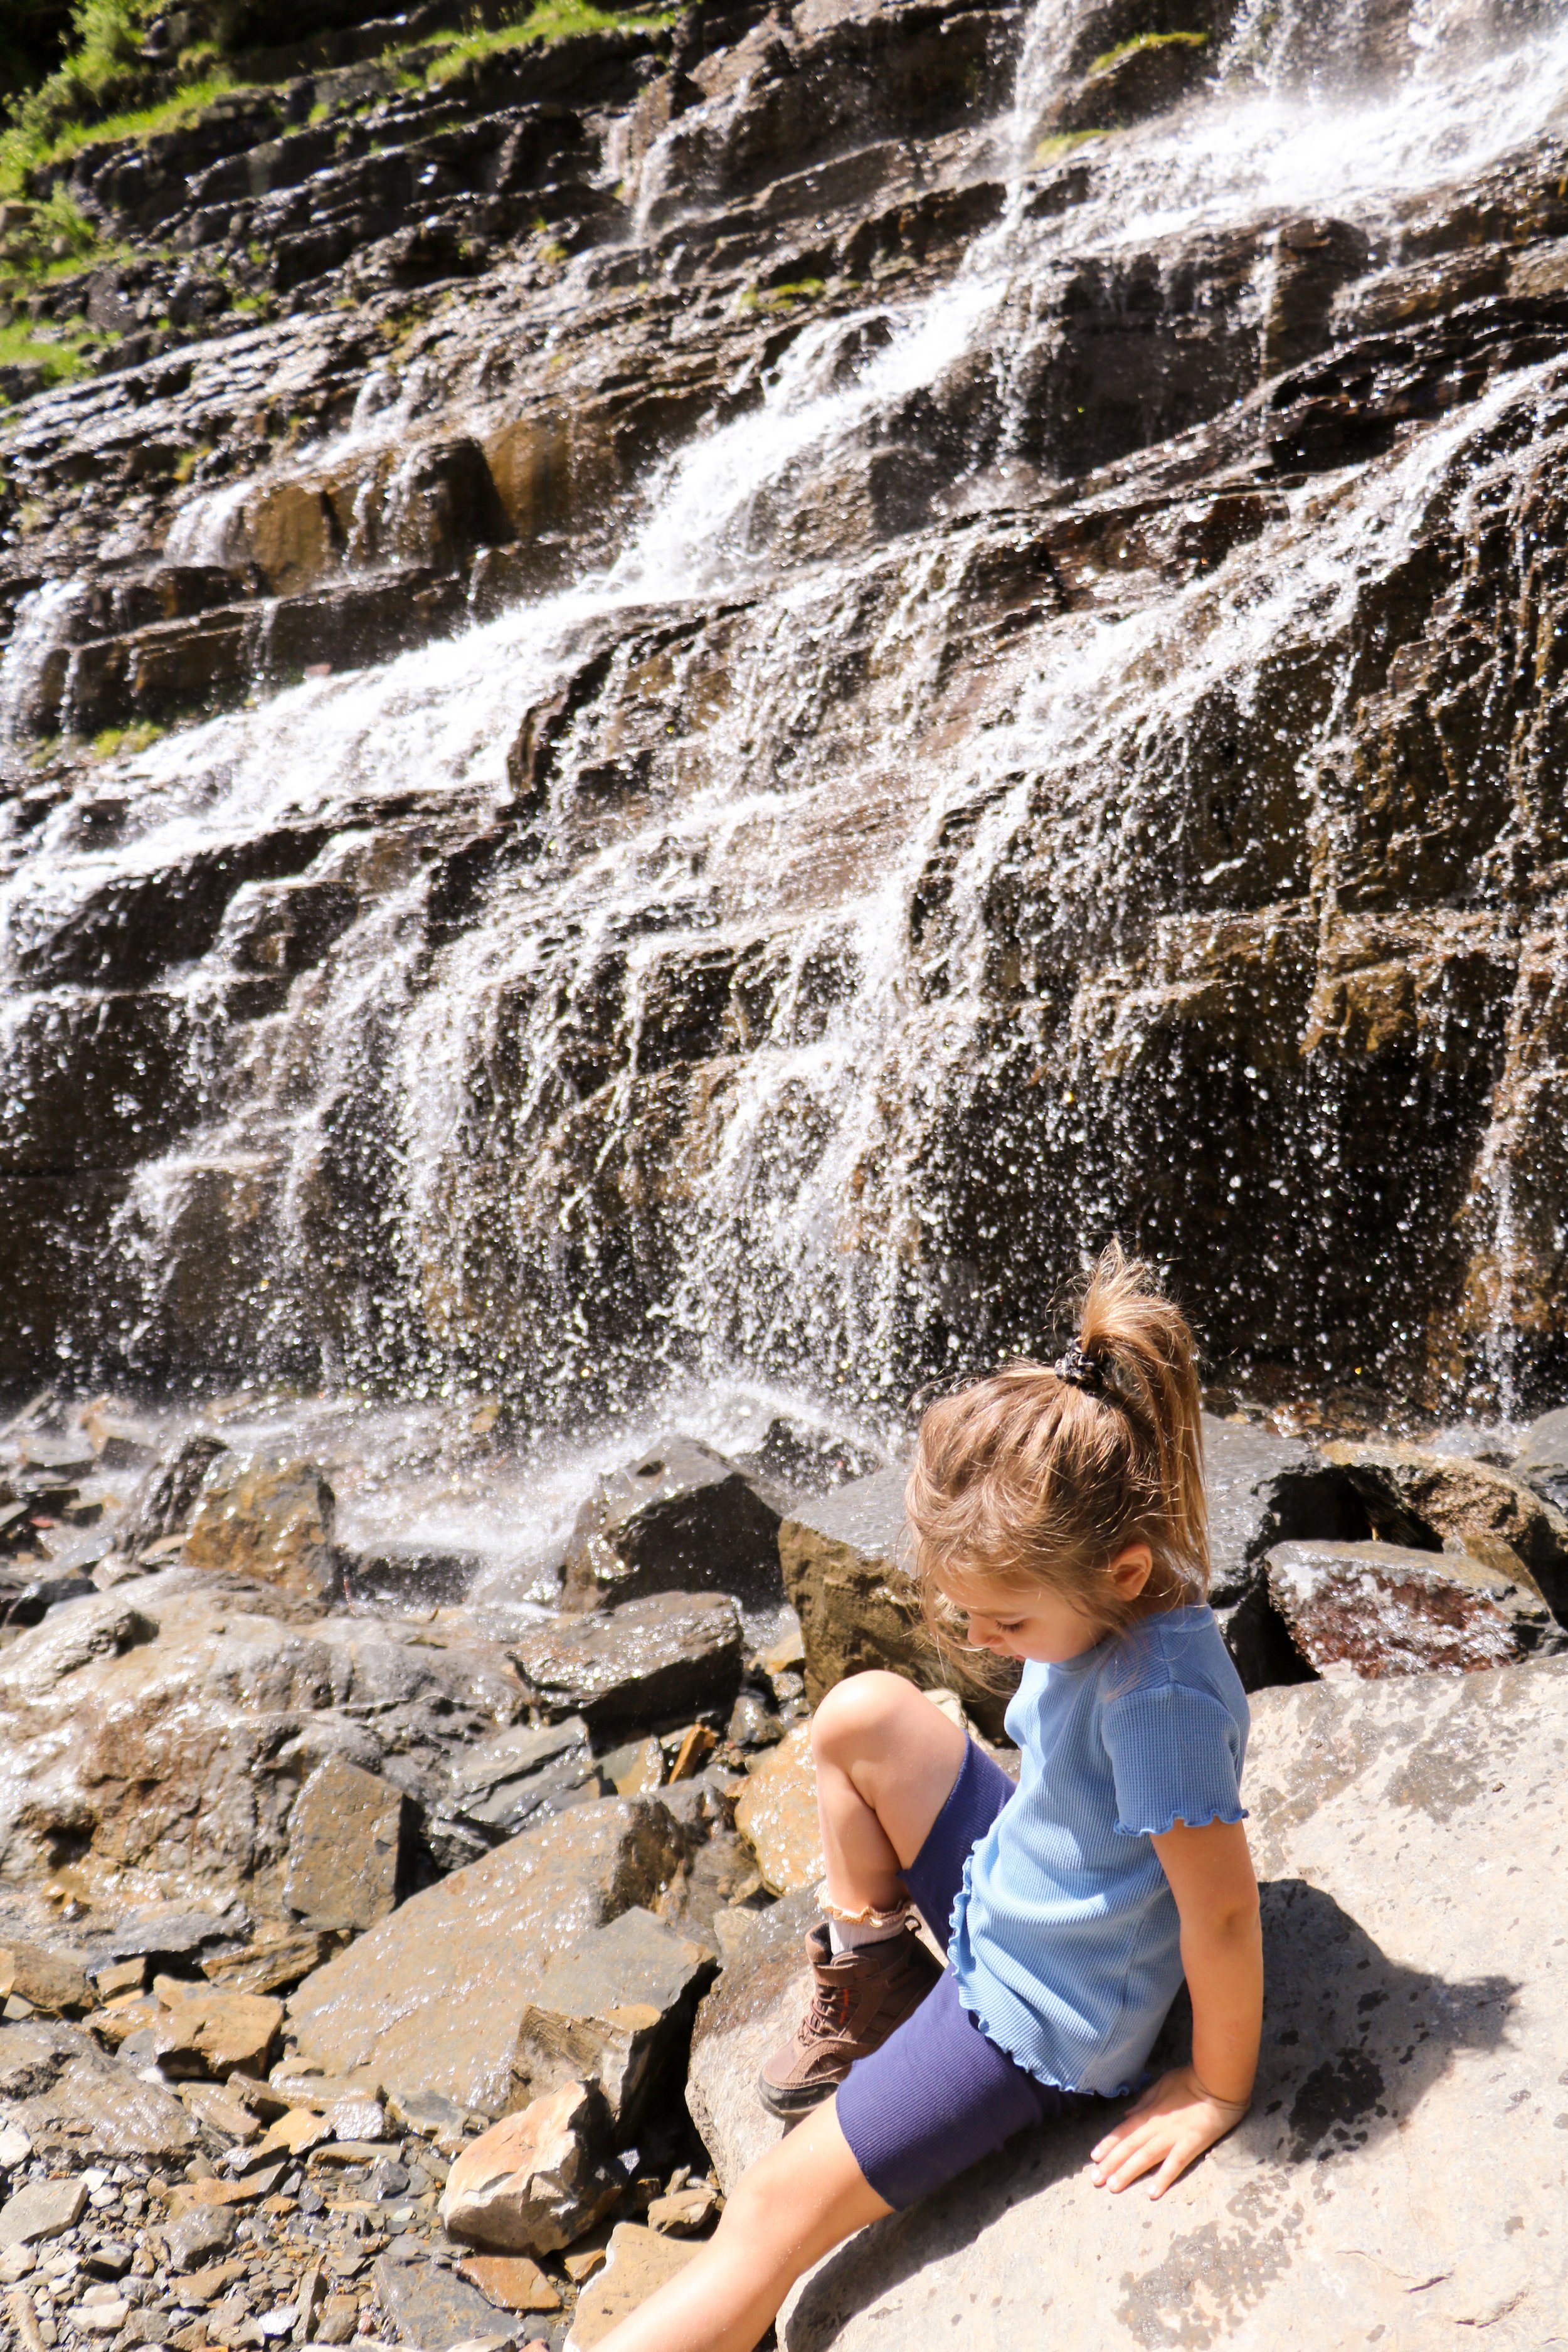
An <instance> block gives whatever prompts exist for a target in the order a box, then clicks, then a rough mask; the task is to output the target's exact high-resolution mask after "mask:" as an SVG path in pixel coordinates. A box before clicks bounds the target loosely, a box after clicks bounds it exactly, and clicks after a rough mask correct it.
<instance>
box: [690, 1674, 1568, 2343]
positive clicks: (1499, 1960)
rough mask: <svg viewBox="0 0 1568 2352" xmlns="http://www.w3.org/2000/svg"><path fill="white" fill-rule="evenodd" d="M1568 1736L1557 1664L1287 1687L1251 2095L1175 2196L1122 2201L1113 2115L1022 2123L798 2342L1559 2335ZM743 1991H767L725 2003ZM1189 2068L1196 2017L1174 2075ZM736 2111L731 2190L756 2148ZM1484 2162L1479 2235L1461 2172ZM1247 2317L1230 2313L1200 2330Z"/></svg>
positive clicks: (1476, 2197) (1260, 1749) (1266, 1763)
mask: <svg viewBox="0 0 1568 2352" xmlns="http://www.w3.org/2000/svg"><path fill="white" fill-rule="evenodd" d="M1565 1739H1568V1662H1562V1661H1558V1660H1555V1659H1549V1660H1546V1661H1544V1662H1541V1663H1532V1664H1527V1665H1523V1666H1506V1667H1503V1668H1501V1669H1500V1670H1499V1671H1498V1672H1497V1673H1495V1674H1476V1675H1409V1676H1403V1677H1397V1678H1391V1679H1388V1680H1385V1681H1382V1682H1375V1683H1342V1684H1340V1683H1310V1684H1303V1685H1297V1686H1296V1687H1295V1688H1293V1689H1285V1690H1269V1691H1261V1692H1259V1693H1258V1694H1257V1695H1256V1696H1254V1698H1253V1700H1252V1738H1251V1743H1250V1747H1249V1749H1248V1754H1247V1774H1246V1780H1245V1784H1244V1786H1245V1794H1246V1798H1247V1804H1248V1805H1249V1807H1250V1808H1251V1819H1250V1820H1249V1821H1248V1823H1247V1832H1248V1837H1249V1841H1250V1843H1251V1845H1252V1849H1253V1853H1254V1855H1255V1857H1256V1860H1257V1863H1258V1873H1259V1876H1260V1878H1261V1880H1262V1881H1263V1909H1264V1947H1265V1985H1266V1995H1265V1999H1266V2009H1265V2018H1264V2032H1263V2050H1262V2061H1261V2066H1260V2070H1259V2075H1258V2087H1257V2091H1256V2093H1255V2095H1254V2100H1253V2105H1252V2108H1251V2112H1250V2113H1249V2114H1248V2115H1247V2117H1246V2118H1245V2120H1244V2121H1243V2122H1242V2123H1241V2124H1240V2125H1239V2126H1237V2129H1236V2130H1235V2131H1234V2132H1233V2133H1232V2134H1231V2135H1230V2136H1229V2137H1227V2138H1226V2139H1225V2140H1222V2141H1221V2142H1220V2143H1219V2145H1218V2146H1217V2147H1215V2148H1213V2149H1211V2151H1210V2152H1209V2154H1208V2155H1207V2156H1206V2157H1205V2158H1204V2160H1203V2161H1202V2163H1201V2164H1199V2165H1197V2166H1196V2167H1194V2169H1193V2170H1192V2171H1191V2172H1190V2173H1189V2174H1188V2175H1187V2176H1186V2177H1185V2179H1184V2180H1183V2182H1182V2184H1181V2186H1180V2188H1179V2189H1177V2190H1173V2191H1172V2192H1171V2194H1169V2195H1168V2196H1167V2197H1165V2198H1164V2199H1163V2200H1162V2201H1161V2202H1159V2203H1158V2204H1151V2203H1150V2202H1149V2200H1148V2199H1147V2198H1145V2197H1142V2196H1141V2195H1137V2194H1131V2193H1130V2194H1128V2195H1127V2196H1124V2197H1120V2198H1108V2197H1106V2196H1105V2194H1104V2193H1103V2192H1102V2191H1100V2190H1098V2189H1095V2188H1094V2187H1093V2185H1092V2182H1091V2180H1090V2178H1089V2166H1088V2162H1087V2158H1088V2153H1089V2148H1090V2147H1091V2146H1092V2145H1093V2143H1094V2141H1095V2139H1096V2137H1098V2136H1099V2135H1100V2132H1102V2131H1103V2129H1104V2127H1105V2119H1104V2116H1103V2114H1102V2115H1100V2116H1094V2115H1090V2116H1085V2117H1084V2118H1083V2119H1082V2120H1081V2121H1079V2122H1075V2123H1072V2124H1070V2125H1065V2126H1051V2127H1048V2128H1047V2129H1045V2130H1043V2131H1039V2132H1032V2133H1029V2134H1027V2135H1020V2136H1019V2137H1017V2138H1016V2139H1014V2140H1010V2141H1009V2142H1008V2144H1007V2146H1006V2147H1005V2148H1003V2149H1002V2150H1001V2151H1000V2152H999V2153H998V2154H997V2155H996V2156H994V2157H992V2158H987V2159H986V2160H985V2161H984V2163H982V2164H980V2165H978V2166H976V2167H975V2168H974V2169H973V2171H970V2172H967V2173H965V2174H964V2175H963V2178H962V2179H958V2180H955V2181H953V2182H952V2183H951V2184H950V2185H949V2186H948V2187H947V2188H946V2189H943V2191H942V2195H941V2197H940V2198H935V2199H929V2200H926V2201H925V2202H924V2203H922V2204H920V2205H917V2206H913V2207H911V2208H910V2210H908V2211H906V2212H902V2213H900V2214H897V2215H894V2216H893V2217H891V2218H890V2219H889V2220H887V2221H879V2222H878V2223H876V2224H875V2225H874V2226H873V2227H872V2228H871V2229H869V2230H868V2231H864V2232H863V2233H862V2234H861V2235H860V2236H858V2238H857V2239H856V2240H855V2241H854V2242H853V2243H852V2244H850V2245H848V2246H846V2247H842V2248H840V2249H839V2250H838V2251H837V2252H836V2253H834V2254H833V2255H831V2256H830V2257H829V2258H828V2259H827V2261H826V2262H825V2263H823V2264H821V2265H820V2267H819V2268H818V2269H817V2270H816V2272H814V2273H812V2274H811V2275H810V2276H809V2277H808V2278H807V2279H806V2280H805V2282H804V2283H803V2284H802V2285H801V2286H800V2288H799V2289H798V2290H797V2291H796V2292H795V2294H793V2295H792V2296H791V2298H790V2299H789V2301H788V2302H787V2303H786V2305H785V2306H784V2312H783V2314H782V2315H781V2316H780V2320H779V2324H778V2334H779V2339H780V2342H781V2345H783V2346H784V2347H785V2352H825V2347H827V2346H828V2345H830V2344H831V2345H832V2346H833V2347H834V2352H913V2347H917V2346H918V2347H929V2346H931V2345H932V2344H937V2343H945V2342H949V2341H952V2342H960V2341H962V2340H963V2338H964V2336H966V2335H970V2334H973V2329H974V2327H975V2324H976V2322H975V2313H976V2311H977V2310H978V2311H981V2312H983V2313H984V2338H985V2340H986V2341H987V2342H989V2343H994V2344H996V2345H1006V2346H1008V2347H1018V2352H1047V2347H1059V2346H1062V2345H1079V2344H1084V2345H1093V2346H1094V2347H1096V2352H1148V2347H1151V2346H1156V2345H1165V2344H1172V2345H1173V2344H1179V2343H1182V2342H1183V2341H1184V2340H1189V2339H1191V2338H1192V2337H1193V2336H1194V2332H1195V2333H1200V2334H1208V2335H1210V2336H1213V2337H1214V2338H1215V2342H1216V2343H1217V2342H1223V2343H1225V2344H1226V2345H1227V2346H1228V2345H1231V2344H1234V2345H1236V2346H1237V2347H1242V2346H1245V2347H1247V2352H1254V2347H1269V2346H1276V2345H1289V2346H1290V2347H1292V2352H1296V2347H1300V2352H1317V2347H1322V2352H1342V2347H1345V2346H1347V2345H1351V2344H1357V2345H1360V2344H1363V2343H1365V2342H1367V2341H1368V2340H1369V2339H1371V2340H1374V2341H1378V2342H1388V2343H1393V2342H1408V2343H1410V2344H1412V2345H1414V2344H1415V2342H1416V2341H1417V2340H1418V2338H1420V2337H1422V2336H1425V2337H1426V2338H1427V2340H1428V2341H1431V2342H1433V2343H1436V2342H1438V2341H1440V2340H1441V2339H1442V2338H1443V2337H1444V2336H1451V2337H1452V2339H1453V2341H1454V2342H1456V2343H1458V2342H1460V2341H1462V2340H1464V2341H1468V2339H1469V2338H1470V2337H1472V2336H1477V2335H1480V2336H1484V2335H1485V2334H1487V2333H1489V2332H1490V2333H1496V2332H1497V2331H1498V2330H1499V2329H1502V2330H1505V2331H1506V2334H1507V2335H1508V2336H1511V2338H1512V2340H1513V2341H1514V2342H1515V2343H1516V2344H1518V2345H1519V2346H1521V2347H1524V2346H1527V2345H1532V2344H1535V2343H1549V2342H1550V2341H1551V2339H1552V2335H1553V2334H1554V2333H1557V2332H1559V2331H1560V2326H1561V2321H1560V2315H1561V2311H1562V2304H1563V2261H1562V2254H1561V2250H1560V2248H1559V2246H1558V2229H1557V2218H1558V2213H1559V2209H1560V2207H1561V2202H1562V2189H1561V2170H1562V2161H1563V2155H1562V2147H1561V2142H1562V2139H1563V2131H1562V2128H1561V2127H1560V2126H1558V2124H1557V2117H1558V2116H1559V2114H1560V2113H1561V2112H1562V2109H1563V2099H1562V2096H1561V2093H1560V2091H1559V2090H1558V2089H1557V2088H1556V2087H1555V2084H1556V2076H1557V2075H1558V2074H1559V2073H1560V2072H1561V2071H1562V2058H1563V2052H1562V2042H1563V2029H1562V2001H1561V1997H1560V1979H1559V1972H1558V1965H1557V1963H1558V1956H1559V1954H1560V1952H1561V1950H1562V1948H1563V1946H1562V1945H1561V1944H1560V1943H1559V1941H1558V1939H1559V1938H1561V1937H1568V1883H1565V1881H1564V1878H1563V1874H1562V1872H1561V1871H1557V1870H1550V1869H1544V1868H1543V1869H1535V1868H1531V1866H1529V1857H1530V1855H1531V1853H1535V1852H1537V1851H1538V1850H1539V1839H1540V1834H1541V1825H1542V1822H1547V1821H1555V1820H1556V1819H1557V1818H1558V1817H1559V1815H1560V1811H1561V1805H1562V1775H1563V1765H1562V1758H1563V1742H1564V1740H1565ZM757 1990H758V1992H759V1993H760V1992H761V1990H762V1988H761V1987H760V1986H759V1987H758V1988H757ZM726 1997H731V1998H734V1999H736V2000H743V1999H744V1995H743V1992H742V1989H741V1988H735V1989H734V1990H733V1992H732V1993H731V1990H730V1989H729V1988H728V1987H726V1988H724V1989H723V1990H721V1992H718V1993H715V1994H713V1995H710V2000H711V2001H713V2002H715V2003H716V2002H718V2001H719V2000H721V1999H724V1998H726ZM790 1998H791V1989H790V1988H788V1987H782V1988H781V1989H780V1997H779V2000H778V2005H777V2008H776V2011H775V2025H776V2023H777V2022H779V2021H783V2019H784V2017H785V2016H786V2015H787V2013H788V2005H789V2000H790ZM699 2030H700V2029H699ZM731 2053H732V2055H733V2056H734V2057H735V2059H736V2060H737V2061H738V2060H739V2058H740V2056H741V2049H740V2045H739V2043H738V2042H735V2043H732V2044H731ZM1184 2054H1185V2045H1184V2039H1183V2037H1182V2034H1181V2032H1180V2031H1179V2030H1176V2029H1174V2028H1173V2031H1172V2032H1171V2036H1170V2039H1169V2040H1168V2041H1167V2042H1166V2043H1165V2044H1164V2045H1163V2050H1162V2052H1161V2053H1157V2054H1156V2059H1155V2063H1156V2064H1160V2063H1171V2062H1172V2061H1173V2060H1174V2059H1176V2058H1179V2057H1181V2056H1184ZM1110 2112H1116V2110H1115V2109H1112V2110H1110ZM737 2116H738V2110H737ZM708 2127H711V2128H713V2129H714V2131H715V2136H716V2137H719V2139H720V2143H721V2144H720V2147H713V2144H712V2142H711V2141H710V2143H709V2145H710V2149H711V2152H712V2153H713V2155H714V2157H715V2159H716V2161H717V2162H718V2165H719V2170H720V2174H721V2179H726V2180H728V2179H731V2178H732V2177H733V2168H735V2167H736V2166H737V2165H738V2163H739V2161H740V2158H741V2154H742V2150H741V2148H740V2147H739V2146H735V2145H731V2146H726V2145H725V2141H724V2136H723V2134H722V2133H721V2131H720V2130H719V2127H718V2126H717V2124H716V2123H715V2122H714V2121H713V2120H712V2119H711V2118H710V2125H709V2126H708ZM1456 2168H1458V2169H1457V2170H1456ZM1460 2176H1462V2188H1461V2189H1457V2191H1456V2194H1457V2195H1458V2199H1459V2201H1460V2203H1461V2204H1462V2207H1463V2227H1462V2228H1456V2226H1455V2221H1456V2211H1457V2210H1458V2209H1457V2207H1456V2204H1455V2202H1454V2200H1453V2199H1451V2198H1449V2197H1447V2196H1434V2195H1433V2184H1434V2182H1437V2181H1443V2180H1457V2179H1459V2178H1460ZM1086 2249H1089V2250H1091V2252H1092V2259H1086ZM1042 2282H1044V2283H1045V2284H1044V2286H1042ZM1198 2297H1201V2301H1197V2300H1195V2299H1194V2298H1198ZM1216 2309H1217V2310H1220V2311H1222V2312H1223V2313H1224V2314H1225V2317H1224V2319H1223V2320H1222V2321H1221V2322H1220V2323H1219V2325H1218V2326H1217V2327H1216V2326H1211V2325H1210V2324H1209V2321H1208V2319H1207V2318H1206V2317H1199V2318H1197V2319H1194V2313H1202V2314H1207V2313H1209V2312H1212V2311H1215V2310H1216ZM1380 2330H1381V2331H1382V2333H1381V2335H1380V2334H1379V2331H1380Z"/></svg>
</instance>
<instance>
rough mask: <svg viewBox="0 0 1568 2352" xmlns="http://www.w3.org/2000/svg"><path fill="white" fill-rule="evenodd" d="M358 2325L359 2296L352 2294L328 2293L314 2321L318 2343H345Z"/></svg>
mask: <svg viewBox="0 0 1568 2352" xmlns="http://www.w3.org/2000/svg"><path fill="white" fill-rule="evenodd" d="M358 2326H359V2298H358V2297H357V2295H352V2294H330V2295H328V2297H327V2299H326V2301H325V2303H324V2304H323V2305H321V2316H320V2318H319V2319H318V2320H317V2322H316V2341H317V2343H318V2344H347V2343H348V2342H349V2341H350V2340H351V2339H352V2337H353V2335H354V2332H355V2330H356V2329H357V2328H358Z"/></svg>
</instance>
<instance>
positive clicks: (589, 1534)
mask: <svg viewBox="0 0 1568 2352" xmlns="http://www.w3.org/2000/svg"><path fill="white" fill-rule="evenodd" d="M778 1525H779V1520H778V1513H777V1512H776V1511H775V1510H774V1509H773V1506H772V1505H771V1504H770V1503H768V1502H767V1501H765V1500H764V1498H763V1496H762V1495H761V1494H760V1493H759V1492H758V1490H757V1488H756V1487H755V1486H753V1485H752V1481H751V1480H750V1479H749V1478H747V1477H746V1476H745V1475H744V1474H743V1473H742V1472H741V1471H739V1470H737V1469H736V1467H735V1465H734V1464H733V1463H731V1462H727V1461H726V1460H725V1459H724V1456H723V1455H722V1454H716V1453H714V1452H713V1450H712V1448H711V1447H710V1446H707V1445H702V1444H699V1443H698V1442H697V1441H696V1440H695V1439H693V1438H689V1437H671V1438H668V1439H667V1440H666V1441H665V1442H664V1443H663V1444H660V1445H658V1446H656V1447H655V1449H654V1450H653V1452H652V1453H650V1454H645V1455H644V1456H643V1458H642V1460H641V1461H640V1462H635V1463H633V1464H632V1465H630V1466H629V1467H628V1468H627V1469H625V1470H617V1471H615V1472H614V1473H612V1475H610V1476H609V1477H607V1478H604V1479H601V1481H600V1483H599V1488H598V1491H597V1493H596V1494H595V1496H593V1497H592V1498H591V1500H590V1501H588V1502H587V1503H585V1504H584V1507H583V1509H582V1511H581V1512H580V1513H579V1515H578V1518H577V1524H576V1526H575V1528H574V1529H573V1534H572V1542H571V1547H570V1549H569V1550H568V1551H567V1555H566V1570H565V1577H564V1580H563V1587H562V1601H563V1605H564V1606H565V1607H567V1608H569V1609H572V1608H575V1609H595V1608H599V1607H601V1606H603V1605H604V1604H605V1602H617V1601H637V1600H643V1599H646V1598H647V1596H648V1595H649V1594H650V1593H655V1592H681V1593H686V1592H713V1591H717V1592H731V1593H734V1594H736V1595H737V1596H738V1597H739V1598H741V1599H742V1600H746V1601H755V1602H760V1601H770V1600H776V1598H777V1597H778V1592H779V1551H778Z"/></svg>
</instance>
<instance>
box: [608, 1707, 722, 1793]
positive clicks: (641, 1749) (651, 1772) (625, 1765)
mask: <svg viewBox="0 0 1568 2352" xmlns="http://www.w3.org/2000/svg"><path fill="white" fill-rule="evenodd" d="M742 1696H743V1694H742ZM735 1704H736V1705H737V1706H739V1705H740V1700H739V1699H737V1701H736V1702H735ZM599 1770H600V1771H601V1772H602V1773H603V1775H604V1777H605V1780H608V1781H609V1783H610V1785H611V1787H612V1788H613V1789H614V1790H615V1791H616V1795H617V1796H618V1797H647V1796H651V1795H652V1793H653V1791H654V1790H656V1789H662V1788H663V1786H664V1750H663V1748H661V1747H660V1746H659V1744H658V1740H657V1739H655V1738H653V1737H652V1736H651V1734H650V1735H649V1737H648V1738H646V1739H629V1740H627V1741H626V1745H625V1746H624V1747H622V1748H611V1749H610V1750H609V1752H608V1754H607V1755H605V1756H601V1757H600V1759H599Z"/></svg>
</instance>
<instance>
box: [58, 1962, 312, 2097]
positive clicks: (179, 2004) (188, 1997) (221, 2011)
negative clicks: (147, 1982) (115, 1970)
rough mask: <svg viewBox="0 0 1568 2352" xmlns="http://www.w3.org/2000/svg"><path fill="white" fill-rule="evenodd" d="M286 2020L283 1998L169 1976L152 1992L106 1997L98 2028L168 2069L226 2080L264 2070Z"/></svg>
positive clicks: (132, 2051) (129, 2050) (129, 2052)
mask: <svg viewBox="0 0 1568 2352" xmlns="http://www.w3.org/2000/svg"><path fill="white" fill-rule="evenodd" d="M282 2023H283V2004H282V2002H281V2001H280V2000H273V1999H271V1997H270V1996H269V1995H268V1994H266V1993H248V1992H229V1991H227V1990H226V1989H225V1988H224V1987H222V1986H220V1985H206V1984H195V1983H193V1982H192V1981H191V1980H190V1979H187V1978H183V1977H167V1976H160V1977H155V1978H154V1979H153V1990H152V1991H151V1992H148V1993H133V1994H131V1995H128V1996H121V1999H120V2000H115V2001H110V2002H106V2003H105V2005H104V2007H103V2008H102V2009H101V2010H100V2011H98V2012H97V2014H96V2015H95V2016H94V2019H93V2027H94V2031H95V2032H99V2033H100V2034H101V2035H102V2036H103V2037H104V2038H105V2040H107V2041H110V2042H113V2043H115V2044H117V2045H118V2046H119V2047H120V2048H121V2050H123V2051H125V2052H126V2053H127V2055H134V2056H136V2057H138V2058H140V2059H142V2060H143V2061H147V2060H151V2061H153V2062H155V2063H157V2064H158V2065H159V2066H160V2067H162V2069H163V2072H164V2073H165V2074H170V2075H179V2074H184V2075H196V2076H201V2075H216V2077H217V2078H218V2079H219V2080H220V2081H221V2080H222V2079H223V2078H224V2077H225V2076H226V2075H228V2074H234V2073H236V2072H239V2073H241V2074H264V2073H265V2072H266V2069H267V2065H268V2061H269V2059H270V2057H271V2053H272V2049H273V2045H274V2043H275V2042H276V2041H277V2039H278V2034H279V2029H280V2028H281V2026H282ZM132 2044H134V2048H133V2049H132Z"/></svg>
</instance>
